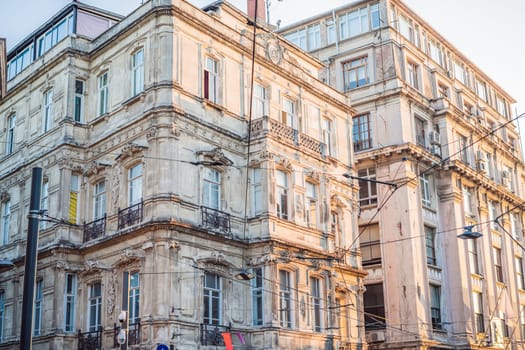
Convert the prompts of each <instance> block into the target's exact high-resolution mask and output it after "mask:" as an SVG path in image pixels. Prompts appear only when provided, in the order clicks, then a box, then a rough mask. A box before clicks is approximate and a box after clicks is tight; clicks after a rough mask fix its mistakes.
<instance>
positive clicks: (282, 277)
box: [279, 270, 292, 328]
mask: <svg viewBox="0 0 525 350" xmlns="http://www.w3.org/2000/svg"><path fill="white" fill-rule="evenodd" d="M279 315H280V321H281V327H284V328H292V282H291V279H290V272H288V271H284V270H279Z"/></svg>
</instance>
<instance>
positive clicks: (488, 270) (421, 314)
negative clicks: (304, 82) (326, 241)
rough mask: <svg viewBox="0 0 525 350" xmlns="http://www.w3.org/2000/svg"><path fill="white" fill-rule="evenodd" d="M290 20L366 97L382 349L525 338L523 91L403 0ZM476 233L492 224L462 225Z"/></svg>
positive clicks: (361, 98)
mask: <svg viewBox="0 0 525 350" xmlns="http://www.w3.org/2000/svg"><path fill="white" fill-rule="evenodd" d="M279 32H280V34H282V35H283V36H284V37H286V38H287V39H288V40H289V41H290V42H291V43H293V44H295V45H296V46H297V47H298V48H301V49H303V50H305V51H307V52H310V53H311V54H312V55H313V56H314V57H317V58H318V59H320V60H321V61H322V62H324V63H325V65H326V67H327V68H326V69H325V70H324V73H323V74H322V79H323V80H324V81H325V82H326V83H328V84H329V85H330V86H332V87H334V88H336V89H338V90H340V91H342V92H344V93H345V94H347V96H349V97H350V98H351V102H352V108H354V109H355V110H356V115H355V116H354V117H353V133H352V142H353V151H354V152H355V161H356V170H357V177H358V178H361V180H358V182H359V204H360V208H359V234H358V236H359V241H360V253H361V255H362V263H363V266H364V268H365V269H366V270H367V272H368V275H367V277H366V278H365V285H366V286H365V287H366V292H365V293H364V315H365V323H366V324H365V328H366V338H367V341H368V346H369V348H370V349H524V348H525V346H524V341H525V314H524V312H525V311H524V306H525V283H524V275H523V254H524V245H523V244H524V240H523V203H524V199H523V198H524V197H525V187H524V184H525V181H524V163H523V155H522V152H521V146H520V138H519V134H518V130H517V126H516V121H515V119H514V118H515V117H516V116H513V114H512V112H511V105H512V104H513V103H514V102H515V101H514V100H513V99H512V97H511V96H509V95H508V94H507V93H506V92H505V91H504V90H503V89H502V88H501V87H500V86H498V85H497V84H496V83H495V82H494V81H493V80H492V79H491V78H490V77H489V76H487V75H486V74H485V73H483V72H482V71H481V70H480V69H479V68H478V67H476V66H475V65H474V64H473V63H472V62H471V61H470V60H469V59H468V58H467V57H465V56H464V55H463V54H462V53H461V52H460V51H459V50H458V49H457V48H456V47H454V46H453V45H452V44H451V43H450V42H448V41H447V40H446V39H445V38H444V37H443V36H441V35H440V34H439V33H438V32H436V31H435V30H434V29H433V28H432V27H431V26H430V25H429V23H426V22H425V21H424V20H423V19H422V18H420V17H419V16H418V15H417V14H416V13H414V12H413V11H412V10H411V9H410V8H408V7H407V6H406V5H405V4H403V2H402V1H399V0H379V1H353V2H351V3H350V4H349V5H346V6H343V7H340V8H336V9H334V10H333V11H329V12H326V13H322V14H319V15H316V16H314V17H312V18H309V19H307V20H304V21H301V22H298V23H295V24H293V25H290V26H287V27H286V28H282V29H281V30H280V31H279ZM362 178H369V179H376V180H379V181H381V182H383V183H374V182H365V181H363V180H362ZM389 183H394V184H396V185H397V186H396V187H394V186H392V185H390V184H389ZM469 232H471V233H470V234H468V233H469ZM472 232H475V233H481V234H482V237H481V238H477V239H461V238H458V237H457V236H458V235H460V234H464V233H467V235H466V236H467V238H468V237H472V236H473V234H472ZM463 236H465V235H463ZM347 248H350V249H353V248H355V247H353V246H352V247H347Z"/></svg>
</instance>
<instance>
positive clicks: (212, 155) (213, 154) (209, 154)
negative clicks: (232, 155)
mask: <svg viewBox="0 0 525 350" xmlns="http://www.w3.org/2000/svg"><path fill="white" fill-rule="evenodd" d="M197 156H198V158H199V160H200V161H212V162H217V163H221V164H222V165H233V162H232V161H231V160H230V159H229V158H228V157H226V156H225V155H224V153H223V152H222V150H221V149H220V148H219V147H217V148H214V149H213V150H211V151H198V152H197Z"/></svg>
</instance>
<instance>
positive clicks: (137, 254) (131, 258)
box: [117, 249, 146, 265]
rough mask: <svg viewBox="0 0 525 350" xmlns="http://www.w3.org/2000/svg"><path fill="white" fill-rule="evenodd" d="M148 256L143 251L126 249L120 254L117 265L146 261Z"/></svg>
mask: <svg viewBox="0 0 525 350" xmlns="http://www.w3.org/2000/svg"><path fill="white" fill-rule="evenodd" d="M145 257H146V254H145V253H144V251H143V250H141V249H126V250H124V251H122V252H120V258H119V260H118V262H117V265H126V264H131V263H135V262H140V261H142V260H144V258H145Z"/></svg>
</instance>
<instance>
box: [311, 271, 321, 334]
mask: <svg viewBox="0 0 525 350" xmlns="http://www.w3.org/2000/svg"><path fill="white" fill-rule="evenodd" d="M322 287H323V281H322V279H321V278H319V277H315V276H310V296H311V303H312V328H313V331H314V332H322V330H323V289H322Z"/></svg>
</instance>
